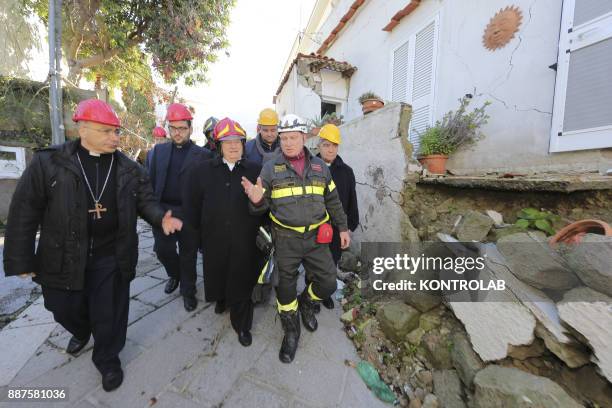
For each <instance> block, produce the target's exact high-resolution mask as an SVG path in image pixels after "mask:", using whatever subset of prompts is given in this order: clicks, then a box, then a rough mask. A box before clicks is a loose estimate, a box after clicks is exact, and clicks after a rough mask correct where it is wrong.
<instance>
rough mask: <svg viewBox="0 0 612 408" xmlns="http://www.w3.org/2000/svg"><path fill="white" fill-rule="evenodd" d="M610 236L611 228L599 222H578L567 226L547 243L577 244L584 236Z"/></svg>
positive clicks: (611, 233)
mask: <svg viewBox="0 0 612 408" xmlns="http://www.w3.org/2000/svg"><path fill="white" fill-rule="evenodd" d="M589 233H591V234H600V235H605V236H608V237H609V236H612V227H610V225H608V224H607V223H606V222H604V221H600V220H580V221H576V222H573V223H571V224H570V225H567V226H566V227H564V228H562V229H561V230H559V232H557V233H556V234H555V235H553V236H552V237H551V238H550V240H549V243H550V244H557V243H564V244H577V243H579V242H580V241H582V237H584V236H585V235H586V234H589Z"/></svg>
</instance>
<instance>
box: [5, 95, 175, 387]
mask: <svg viewBox="0 0 612 408" xmlns="http://www.w3.org/2000/svg"><path fill="white" fill-rule="evenodd" d="M73 120H74V121H75V122H77V125H78V133H79V139H77V140H73V141H69V142H66V143H64V144H62V145H59V146H52V147H49V148H45V149H41V150H39V151H37V152H36V154H35V155H34V157H33V159H32V161H31V163H30V164H29V166H28V167H27V169H26V170H25V172H24V173H23V175H22V176H21V179H20V180H19V183H18V185H17V189H16V190H15V194H14V195H13V200H12V202H11V206H10V209H9V216H8V224H7V228H6V235H5V244H4V272H5V274H6V276H15V275H20V276H22V277H27V276H31V277H32V278H33V280H34V281H35V282H37V283H39V284H40V285H41V287H42V293H43V298H44V302H45V307H46V308H47V309H48V310H49V311H51V312H52V313H53V317H54V318H55V321H57V322H58V323H60V324H61V325H62V326H63V327H64V328H65V329H66V330H68V331H69V332H70V333H71V334H72V338H71V339H70V342H69V344H68V347H67V348H66V351H67V352H68V353H70V354H73V355H74V354H77V353H78V352H79V351H80V350H81V349H82V348H83V347H85V345H86V344H87V343H88V341H89V337H90V336H91V335H93V338H94V347H93V354H92V360H93V362H94V364H95V365H96V367H97V368H98V370H99V371H100V373H101V374H102V386H103V388H104V390H106V391H111V390H114V389H115V388H117V387H119V386H120V385H121V383H122V381H123V371H122V369H121V361H120V360H119V352H120V351H121V349H122V348H123V346H124V345H125V337H126V331H127V323H128V309H129V292H130V281H131V280H132V279H133V278H134V276H135V268H136V263H137V261H138V235H137V233H136V220H137V217H138V215H140V216H141V217H142V218H144V219H145V220H146V221H147V222H149V223H150V224H152V225H154V226H156V227H160V228H163V230H164V232H165V233H166V234H171V233H173V232H175V231H178V230H180V229H181V226H182V222H181V221H180V220H179V219H177V218H173V217H172V214H171V212H170V211H168V212H166V213H165V215H164V210H163V209H162V208H161V206H160V205H159V204H158V203H157V202H156V201H155V198H154V196H153V191H152V189H151V184H150V183H149V180H148V177H147V174H146V172H145V171H144V170H143V169H142V167H140V166H139V165H138V164H137V163H136V162H134V161H132V160H130V159H129V158H128V157H127V156H125V155H124V154H123V153H121V152H119V151H117V147H118V146H119V140H120V123H119V118H118V117H117V115H116V114H115V112H114V111H113V108H112V107H111V106H110V105H108V104H107V103H105V102H102V101H100V100H97V99H88V100H85V101H83V102H81V103H79V105H78V106H77V108H76V111H75V113H74V116H73ZM39 227H40V238H39V240H38V247H37V248H36V251H34V247H35V242H36V232H37V230H38V228H39Z"/></svg>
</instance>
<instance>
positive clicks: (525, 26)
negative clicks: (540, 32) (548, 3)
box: [492, 0, 538, 92]
mask: <svg viewBox="0 0 612 408" xmlns="http://www.w3.org/2000/svg"><path fill="white" fill-rule="evenodd" d="M537 1H538V0H534V1H533V3H531V5H530V6H529V9H528V13H529V19H528V20H527V21H526V22H525V24H523V27H522V29H521V30H519V31H518V34H517V37H518V43H517V44H516V46H515V47H514V50H512V53H510V61H508V65H509V68H508V72H506V75H505V76H506V79H505V80H504V81H503V82H502V83H500V84H499V85H498V86H496V87H495V89H493V91H492V92H495V91H496V90H497V89H498V88H500V87H501V86H503V85H504V84H505V83H506V82H508V81H509V80H510V75H512V71H513V70H514V63H513V60H514V55H515V54H516V52H517V51H518V49H519V48H520V46H521V44H522V43H523V36H522V35H521V32H522V31H524V30H525V29H526V28H527V26H528V25H529V24H530V23H531V19H532V17H533V14H532V9H533V6H535V4H536V3H537Z"/></svg>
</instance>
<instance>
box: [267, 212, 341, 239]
mask: <svg viewBox="0 0 612 408" xmlns="http://www.w3.org/2000/svg"><path fill="white" fill-rule="evenodd" d="M269 214H270V219H271V220H272V221H273V224H272V225H273V226H274V228H273V229H274V230H275V232H277V233H278V232H280V235H284V236H295V235H296V233H298V234H300V235H299V236H300V237H302V238H305V239H307V238H310V237H312V236H313V235H315V234H317V242H318V243H319V244H329V243H330V242H331V239H332V235H333V231H332V227H331V225H330V224H328V223H327V221H329V214H328V213H327V212H325V217H324V218H323V219H322V220H321V221H319V222H317V223H314V224H310V225H306V226H303V227H292V226H290V225H286V224H283V223H282V222H280V221H279V220H278V218H276V217H275V216H274V215H273V214H272V213H271V212H270V213H269ZM283 232H285V233H284V234H283ZM275 235H276V234H275Z"/></svg>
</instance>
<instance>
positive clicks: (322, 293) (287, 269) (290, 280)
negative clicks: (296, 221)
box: [272, 226, 336, 305]
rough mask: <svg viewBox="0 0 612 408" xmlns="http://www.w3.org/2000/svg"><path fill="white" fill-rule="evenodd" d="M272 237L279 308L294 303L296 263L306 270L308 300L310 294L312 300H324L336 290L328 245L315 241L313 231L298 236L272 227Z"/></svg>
mask: <svg viewBox="0 0 612 408" xmlns="http://www.w3.org/2000/svg"><path fill="white" fill-rule="evenodd" d="M272 234H273V239H274V248H275V252H274V256H275V259H276V267H277V268H278V286H277V288H276V295H277V300H278V303H279V304H280V305H289V304H291V303H292V302H295V301H296V298H297V280H298V268H299V266H300V264H303V265H304V268H306V270H307V271H308V275H309V279H310V281H311V286H310V290H309V294H310V295H311V298H312V295H314V296H315V297H314V299H316V300H320V299H326V298H328V297H329V296H331V295H332V294H333V293H334V292H335V291H336V265H335V264H334V260H333V258H332V254H331V252H330V250H329V245H328V244H318V243H317V242H316V239H317V230H314V231H310V232H306V233H304V234H300V233H297V232H294V231H289V230H286V229H283V228H281V227H276V226H274V227H273V228H272ZM307 290H308V288H307Z"/></svg>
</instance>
